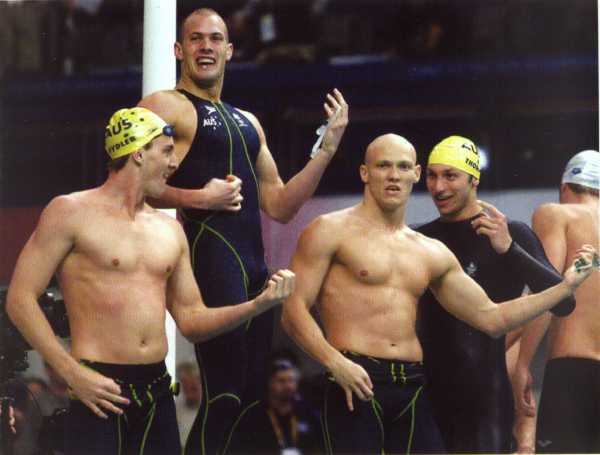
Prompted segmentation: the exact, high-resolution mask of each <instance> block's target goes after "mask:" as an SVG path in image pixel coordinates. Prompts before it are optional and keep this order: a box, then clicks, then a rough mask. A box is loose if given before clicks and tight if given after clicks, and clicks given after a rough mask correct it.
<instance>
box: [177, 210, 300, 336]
mask: <svg viewBox="0 0 600 455" xmlns="http://www.w3.org/2000/svg"><path fill="white" fill-rule="evenodd" d="M173 223H174V224H175V225H176V232H177V235H178V237H179V243H180V245H181V255H180V258H179V261H178V263H177V266H176V267H175V270H174V271H173V273H172V275H171V276H170V277H169V281H168V284H167V308H168V310H169V312H170V313H171V315H172V316H173V319H174V320H175V322H176V324H177V327H178V328H179V330H180V331H181V333H182V334H183V336H185V337H186V338H187V339H188V340H189V341H190V342H192V343H198V342H202V341H206V340H208V339H210V338H213V337H215V336H217V335H220V334H221V333H224V332H227V331H229V330H231V329H234V328H235V327H238V326H240V325H241V324H243V323H244V322H246V321H248V320H249V319H250V318H252V317H254V316H257V315H259V314H261V313H263V312H264V311H267V310H269V309H271V308H273V307H274V306H275V305H278V304H280V303H281V302H282V301H283V300H284V299H285V298H287V297H288V296H289V295H290V294H291V292H292V291H293V288H294V275H293V273H291V272H290V271H289V270H281V271H279V272H278V273H276V274H274V275H273V276H272V277H271V279H270V280H269V282H268V284H267V288H266V289H265V290H264V291H263V292H262V293H261V294H260V295H259V296H258V297H256V298H255V299H254V300H250V301H248V302H244V303H240V304H238V305H231V306H225V307H219V308H208V307H206V305H204V302H203V300H202V296H201V295H200V290H199V289H198V285H197V283H196V280H195V279H194V275H193V272H192V267H191V264H190V253H189V247H188V244H187V240H186V238H185V234H184V233H183V230H182V229H181V227H180V226H179V225H178V224H177V223H176V222H175V221H173Z"/></svg>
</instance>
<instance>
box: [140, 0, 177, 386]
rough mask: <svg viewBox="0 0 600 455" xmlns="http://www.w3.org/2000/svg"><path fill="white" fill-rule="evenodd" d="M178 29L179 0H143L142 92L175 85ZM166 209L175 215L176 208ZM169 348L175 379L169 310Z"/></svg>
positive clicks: (173, 329)
mask: <svg viewBox="0 0 600 455" xmlns="http://www.w3.org/2000/svg"><path fill="white" fill-rule="evenodd" d="M176 30H177V1H176V0H144V58H143V72H142V96H146V95H149V94H150V93H153V92H156V91H157V90H166V89H172V88H174V87H175V83H176V80H175V78H176V68H175V65H176V62H175V55H174V54H173V43H175V39H176ZM166 212H167V213H168V214H169V215H171V216H173V217H175V210H173V209H168V210H166ZM165 330H166V333H167V342H168V344H169V352H168V353H167V358H166V364H167V369H168V370H169V374H170V375H171V377H173V378H174V379H175V349H176V335H177V328H176V326H175V321H173V318H172V317H171V315H170V314H169V313H167V318H166V321H165Z"/></svg>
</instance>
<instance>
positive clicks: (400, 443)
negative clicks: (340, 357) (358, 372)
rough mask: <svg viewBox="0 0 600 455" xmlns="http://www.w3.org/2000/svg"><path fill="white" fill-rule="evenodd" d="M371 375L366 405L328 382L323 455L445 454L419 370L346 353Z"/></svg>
mask: <svg viewBox="0 0 600 455" xmlns="http://www.w3.org/2000/svg"><path fill="white" fill-rule="evenodd" d="M343 354H344V355H345V356H346V357H348V358H349V359H350V360H351V361H352V362H355V363H357V364H359V365H361V366H362V367H363V368H364V369H365V370H366V371H367V373H368V374H369V377H370V378H371V381H372V383H373V392H374V393H375V396H374V398H373V399H372V400H370V401H368V402H365V401H361V400H360V399H358V398H357V397H356V395H354V396H353V404H354V411H349V410H348V406H347V404H346V395H345V393H344V391H343V389H342V388H341V387H340V386H339V385H337V384H336V383H335V382H329V384H328V385H327V387H326V390H325V398H324V401H323V412H322V416H321V419H322V425H323V434H324V438H325V448H326V453H327V454H361V455H371V454H372V455H381V454H382V453H384V451H385V453H389V454H400V453H402V454H408V453H444V446H443V443H442V438H441V436H440V433H439V431H438V427H437V425H436V423H435V422H434V420H433V416H432V413H431V410H430V407H429V402H428V399H427V396H426V395H427V394H426V390H425V380H424V372H423V365H422V363H420V362H416V363H415V362H402V361H398V360H388V359H379V358H375V357H370V356H365V355H361V354H357V353H350V352H344V353H343Z"/></svg>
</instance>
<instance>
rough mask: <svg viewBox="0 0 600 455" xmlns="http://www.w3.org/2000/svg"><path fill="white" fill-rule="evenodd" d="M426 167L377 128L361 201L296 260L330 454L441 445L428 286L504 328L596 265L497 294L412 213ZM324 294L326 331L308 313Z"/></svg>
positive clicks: (312, 233) (587, 252) (467, 316)
mask: <svg viewBox="0 0 600 455" xmlns="http://www.w3.org/2000/svg"><path fill="white" fill-rule="evenodd" d="M420 173H421V168H420V166H419V165H417V164H416V152H415V149H414V147H413V146H412V145H411V144H410V143H409V142H408V141H407V140H406V139H404V138H402V137H400V136H397V135H394V134H388V135H384V136H380V137H378V138H377V139H375V140H374V141H373V142H372V143H371V144H370V145H369V146H368V148H367V151H366V154H365V160H364V164H362V165H361V166H360V176H361V180H362V181H363V183H364V197H363V200H362V201H361V202H360V203H359V204H358V205H355V206H353V207H350V208H348V209H345V210H341V211H336V212H332V213H329V214H326V215H323V216H320V217H319V218H317V219H316V220H315V221H313V222H312V223H311V224H310V225H309V226H308V227H307V228H306V229H305V230H304V232H303V233H302V235H301V236H300V239H299V241H298V246H297V249H296V252H295V254H294V257H293V259H292V264H291V269H292V270H293V271H294V272H295V273H296V276H297V282H296V288H295V291H294V293H293V294H292V296H291V297H290V298H289V299H287V300H286V302H285V303H284V311H283V316H282V323H283V326H284V328H285V329H286V331H287V332H288V333H289V334H290V336H291V337H292V338H293V339H294V340H295V341H296V342H297V343H298V344H299V345H300V347H302V348H303V349H304V350H305V351H306V352H307V353H309V354H310V355H311V356H312V357H314V358H315V359H316V360H317V361H318V362H320V363H321V364H322V365H323V366H324V367H325V368H327V370H329V374H330V377H331V379H332V381H334V382H332V383H330V385H329V387H328V388H327V391H326V396H325V399H324V407H323V423H324V434H325V437H326V441H325V444H326V447H327V449H328V453H339V454H346V453H358V454H363V455H364V454H380V453H382V451H385V452H386V453H387V452H390V453H408V452H415V453H427V452H429V453H432V452H434V453H435V452H438V453H439V452H444V448H443V445H442V442H441V438H440V435H439V432H438V430H437V427H436V425H435V422H434V420H433V418H432V416H431V412H430V408H429V405H428V399H427V396H426V393H425V391H424V388H423V385H424V371H423V364H422V360H423V353H422V349H421V345H420V343H419V340H418V338H417V334H416V315H417V303H418V301H419V297H421V295H422V294H423V293H424V292H425V291H426V290H427V289H428V288H429V289H430V290H431V291H432V292H433V294H434V295H435V297H436V298H437V299H438V301H439V302H440V303H441V304H442V305H443V307H444V308H445V309H446V310H447V311H449V312H451V313H452V314H454V315H455V316H456V317H458V318H459V319H461V320H463V321H465V322H467V323H468V324H471V325H473V326H474V327H476V328H478V329H479V330H482V331H484V332H486V333H488V334H490V335H491V336H494V337H499V336H501V335H502V334H503V333H505V332H507V331H508V330H511V329H513V328H515V327H517V326H519V325H520V324H523V323H524V322H525V321H527V320H530V319H532V318H534V317H535V316H536V315H539V314H541V313H542V312H544V311H546V310H548V309H550V308H552V307H553V306H554V305H556V304H557V303H558V302H559V301H560V300H561V299H564V298H567V297H568V296H569V295H571V294H572V293H573V292H574V290H575V289H576V288H577V287H578V286H579V285H580V284H581V282H582V281H583V280H584V279H585V278H586V277H587V276H588V275H589V273H590V266H589V265H588V266H587V267H586V268H585V270H582V272H581V273H578V272H576V271H575V270H574V268H569V269H568V270H567V272H566V273H565V278H564V280H563V281H562V282H561V283H560V284H558V285H556V286H553V287H551V288H550V289H548V290H546V291H543V292H541V293H539V294H534V295H530V296H527V297H521V298H516V299H513V300H510V301H508V302H505V303H504V304H502V305H496V304H495V303H494V302H492V301H491V300H489V298H488V297H487V295H486V294H485V292H484V291H483V290H482V289H481V287H479V285H477V283H476V282H474V281H473V280H472V279H471V278H469V276H468V275H467V274H465V273H464V272H463V270H462V267H461V266H460V263H459V262H458V261H457V259H456V257H455V256H454V255H453V254H452V253H451V252H450V250H448V248H447V247H445V246H444V245H443V243H441V242H439V241H437V240H433V239H430V238H428V237H425V236H424V235H421V234H419V233H417V232H415V231H413V230H412V229H410V228H409V227H408V226H407V225H406V224H405V222H404V216H405V210H406V204H407V202H408V199H409V197H410V194H411V191H412V187H413V185H414V184H415V183H416V182H417V181H418V180H419V177H420ZM593 253H594V250H593V249H592V248H590V247H585V248H584V249H582V250H580V251H579V253H578V257H581V258H584V260H586V261H588V262H590V261H591V258H592V254H593ZM315 304H316V305H317V309H318V310H319V313H320V316H321V319H322V323H323V327H324V333H323V332H322V331H321V329H320V328H319V326H318V325H317V323H316V321H315V320H314V319H313V317H312V316H311V314H310V312H309V311H310V309H311V308H312V307H313V306H314V305H315ZM354 395H356V396H357V397H358V398H359V399H360V400H359V401H355V400H354V399H353V396H354Z"/></svg>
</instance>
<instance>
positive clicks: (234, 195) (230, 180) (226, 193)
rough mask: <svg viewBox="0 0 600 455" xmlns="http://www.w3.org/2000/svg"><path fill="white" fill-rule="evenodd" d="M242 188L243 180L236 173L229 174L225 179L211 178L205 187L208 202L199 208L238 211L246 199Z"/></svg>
mask: <svg viewBox="0 0 600 455" xmlns="http://www.w3.org/2000/svg"><path fill="white" fill-rule="evenodd" d="M241 189H242V181H241V180H240V179H239V178H237V177H236V176H235V175H228V176H227V177H226V178H225V180H223V179H217V178H214V179H211V180H210V181H209V182H208V183H207V184H206V185H204V188H203V191H204V193H205V198H206V202H205V203H204V204H203V205H202V207H198V208H203V209H207V210H225V211H229V212H237V211H239V210H240V209H241V208H242V201H243V200H244V198H243V197H242V195H241Z"/></svg>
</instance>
